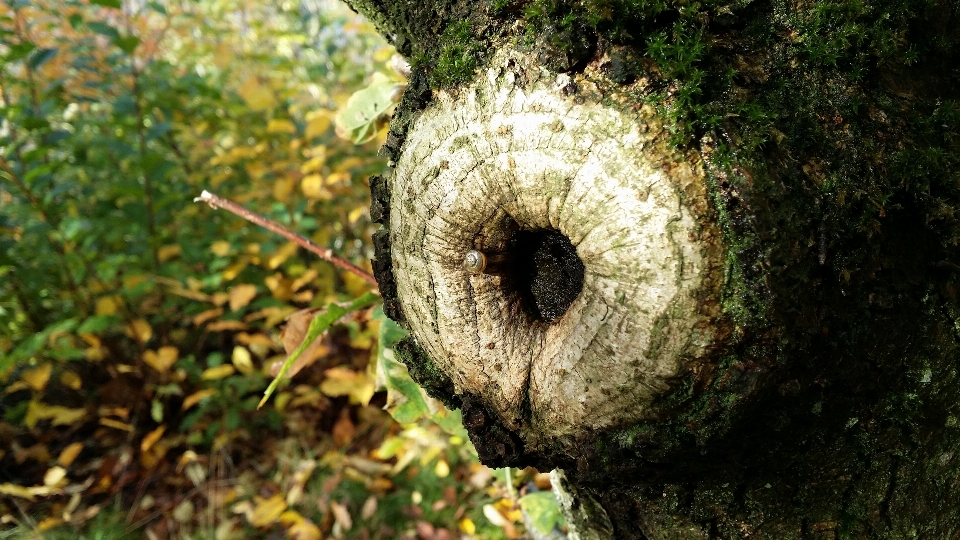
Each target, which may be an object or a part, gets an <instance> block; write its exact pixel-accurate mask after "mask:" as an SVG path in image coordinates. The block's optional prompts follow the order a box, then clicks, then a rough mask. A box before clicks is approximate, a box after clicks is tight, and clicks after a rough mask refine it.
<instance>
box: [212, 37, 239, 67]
mask: <svg viewBox="0 0 960 540" xmlns="http://www.w3.org/2000/svg"><path fill="white" fill-rule="evenodd" d="M234 58H235V56H234V54H233V47H231V46H230V44H229V43H220V44H219V45H217V46H216V48H214V49H213V63H214V64H216V65H217V67H219V68H224V67H227V66H229V65H230V64H232V63H233V59H234Z"/></svg>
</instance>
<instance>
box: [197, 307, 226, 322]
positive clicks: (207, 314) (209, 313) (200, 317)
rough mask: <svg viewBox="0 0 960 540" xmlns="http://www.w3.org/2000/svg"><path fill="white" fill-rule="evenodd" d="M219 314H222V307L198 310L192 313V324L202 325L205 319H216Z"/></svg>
mask: <svg viewBox="0 0 960 540" xmlns="http://www.w3.org/2000/svg"><path fill="white" fill-rule="evenodd" d="M221 315H223V308H213V309H208V310H206V311H203V312H200V313H197V314H196V315H194V316H193V324H194V326H200V325H202V324H203V323H205V322H207V321H209V320H212V319H216V318H217V317H219V316H221Z"/></svg>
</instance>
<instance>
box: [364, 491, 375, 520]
mask: <svg viewBox="0 0 960 540" xmlns="http://www.w3.org/2000/svg"><path fill="white" fill-rule="evenodd" d="M377 504H378V503H377V498H376V497H374V496H373V495H371V496H369V497H367V500H366V501H364V503H363V508H362V509H361V510H360V517H362V518H363V519H365V520H367V519H370V518H372V517H373V515H374V514H376V513H377Z"/></svg>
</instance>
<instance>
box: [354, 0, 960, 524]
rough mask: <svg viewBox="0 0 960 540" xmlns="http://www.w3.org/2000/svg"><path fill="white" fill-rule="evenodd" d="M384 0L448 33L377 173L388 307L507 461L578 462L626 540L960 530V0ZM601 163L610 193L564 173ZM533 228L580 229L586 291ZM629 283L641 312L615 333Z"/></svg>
mask: <svg viewBox="0 0 960 540" xmlns="http://www.w3.org/2000/svg"><path fill="white" fill-rule="evenodd" d="M353 4H354V6H355V7H356V8H357V9H358V10H359V11H361V12H362V13H365V14H367V15H369V16H371V18H372V19H373V20H374V21H375V22H376V23H377V24H378V25H379V27H380V28H381V29H385V30H386V33H387V34H389V33H390V32H394V33H395V32H397V30H396V29H397V28H403V29H406V30H404V34H403V36H404V37H403V40H402V41H400V40H395V41H396V42H397V43H398V44H399V45H400V47H401V50H403V51H404V52H406V53H408V54H410V55H411V56H412V57H413V58H414V59H415V60H416V62H415V70H414V73H413V75H412V78H411V82H410V85H409V87H408V90H407V92H406V94H405V95H404V98H403V101H402V102H401V104H400V107H399V108H398V111H397V114H396V115H395V118H394V121H393V123H392V125H391V132H390V135H389V136H388V140H387V144H386V146H385V148H384V151H385V153H386V154H387V155H388V157H390V158H391V160H392V161H393V162H394V163H395V164H396V166H397V168H396V170H395V171H394V173H393V174H392V175H390V177H389V178H387V179H375V180H374V182H373V183H372V188H373V198H374V202H373V206H372V214H373V215H374V218H375V219H378V220H379V221H380V222H381V223H383V224H384V225H385V226H386V227H385V228H384V229H383V230H382V231H381V232H380V233H378V234H377V237H376V238H375V241H376V245H377V260H376V261H375V263H374V264H375V269H376V272H377V276H378V280H379V281H380V283H381V291H382V292H383V293H384V297H385V309H386V311H387V313H388V314H389V315H390V316H391V317H394V318H395V319H397V320H400V321H402V322H404V323H405V324H407V325H408V327H409V328H410V329H411V330H412V331H413V337H412V338H411V339H410V340H408V341H406V342H405V343H403V344H402V345H401V346H400V347H399V348H398V353H399V354H400V356H401V357H402V358H403V359H404V360H405V362H406V363H407V364H408V366H409V367H410V369H411V373H412V374H413V375H414V376H415V377H416V378H417V379H418V380H419V381H420V382H421V383H422V384H424V386H425V387H426V388H427V389H428V391H430V392H431V393H432V394H434V395H436V396H438V397H440V398H441V399H443V400H444V401H445V402H446V403H447V404H448V405H450V406H455V407H461V408H462V410H463V413H464V421H465V425H466V426H467V427H468V429H469V430H470V432H471V436H472V437H473V439H474V442H475V444H476V446H477V449H478V452H479V453H480V455H481V458H482V459H483V460H484V461H485V462H488V463H491V464H513V465H527V464H532V465H536V466H538V467H540V468H542V469H549V468H553V467H560V468H562V469H563V470H564V472H565V475H566V478H567V482H568V483H569V485H570V486H573V489H572V490H571V492H572V493H577V494H578V495H577V496H578V497H580V498H582V499H583V500H586V501H593V502H594V503H595V504H585V505H580V506H579V507H578V508H579V509H580V510H571V511H580V512H583V513H585V514H588V515H585V516H581V517H582V518H583V519H582V522H583V523H595V524H599V525H597V526H596V527H597V530H603V528H604V527H606V526H607V525H606V524H609V527H610V528H611V529H612V533H610V534H612V535H613V536H614V537H617V538H651V539H653V538H656V539H660V538H663V539H672V538H746V537H749V538H771V539H773V538H777V539H779V538H833V537H841V538H932V539H941V538H960V379H958V369H960V298H958V297H960V290H958V287H960V248H958V244H960V30H958V28H960V7H958V5H957V4H956V3H955V2H947V1H936V0H931V1H920V0H916V1H906V2H894V1H892V0H889V1H883V0H880V1H876V2H871V3H869V4H865V3H859V2H852V1H811V2H796V3H793V2H772V3H767V2H751V1H749V0H743V1H738V2H731V3H723V2H706V3H704V4H697V3H694V4H691V3H686V2H684V3H682V4H681V3H677V5H676V6H674V5H672V4H671V5H667V4H659V3H657V2H631V1H629V0H620V1H616V2H601V1H598V2H581V3H568V2H561V1H554V0H533V1H529V2H510V3H508V2H496V3H495V4H494V5H486V4H484V5H481V6H472V5H470V4H466V3H458V2H443V1H440V0H437V1H432V2H431V1H424V2H421V3H418V4H417V6H416V9H414V8H410V7H408V8H402V9H401V7H402V5H405V4H402V3H396V4H394V3H391V4H390V5H389V7H382V6H378V5H377V4H376V3H372V2H369V1H368V0H356V1H355V2H354V3H353ZM398 6H399V7H398ZM391 29H392V30H391ZM504 55H506V56H504ZM511 55H513V56H512V58H513V59H514V63H513V65H510V63H509V60H510V58H507V56H511ZM531 66H532V67H531ZM510 73H513V74H514V75H513V76H512V77H513V80H512V81H510V80H508V79H509V78H510V77H511V75H510ZM558 75H560V77H559V78H558ZM518 77H519V78H518ZM514 104H519V105H517V106H516V107H514V106H513V105H514ZM538 104H542V107H543V109H541V110H537V108H536V107H538V106H539V105H538ZM513 114H516V115H517V117H516V118H514V117H513V116H512V115H513ZM534 117H535V119H534V120H531V118H534ZM557 120H559V121H560V124H562V125H558V124H557V123H556V121H557ZM643 126H647V130H648V131H644V128H643ZM651 126H653V128H652V129H651ZM501 128H504V129H503V132H502V133H501ZM511 133H512V134H513V135H511ZM520 133H522V134H523V135H522V137H518V136H517V134H520ZM666 135H669V136H670V140H669V143H670V144H669V145H668V144H666V142H665V140H664V137H665V136H666ZM628 141H629V142H628ZM461 143H463V144H462V145H461ZM589 149H596V151H595V152H594V154H596V155H597V156H603V157H604V159H602V160H598V164H597V165H591V166H587V165H585V164H586V163H589V162H590V157H589V151H588V150H589ZM601 149H602V152H601V151H600V150H601ZM585 151H586V152H587V153H588V156H587V159H586V160H583V159H582V158H583V156H582V155H581V156H580V158H581V159H580V161H578V159H577V156H576V154H577V153H578V152H585ZM523 158H529V159H527V160H524V159H523ZM511 159H512V160H513V162H514V163H515V166H514V165H511ZM444 163H446V168H445V167H444ZM607 163H609V165H608V166H607V167H606V168H605V167H604V164H607ZM591 167H593V169H591ZM584 170H587V171H590V170H596V171H597V172H595V173H594V172H591V173H590V174H584V173H583V172H582V171H584ZM604 178H609V179H612V180H610V181H611V182H612V184H607V183H606V182H607V180H606V179H604ZM653 178H658V179H659V180H657V181H651V179H653ZM558 185H559V186H561V187H560V188H558V187H557V186H558ZM607 185H614V186H621V188H622V190H623V192H621V191H618V189H620V188H608V187H602V186H607ZM664 185H669V186H672V189H671V190H661V191H657V189H660V188H661V187H662V186H664ZM583 186H600V187H592V188H590V189H586V191H584V192H583V193H608V194H609V196H607V197H606V198H605V200H608V201H610V206H609V207H608V208H606V209H604V208H603V207H602V205H601V206H597V204H598V203H597V204H595V202H594V199H592V198H591V197H588V196H577V197H574V198H573V199H571V198H570V196H569V195H567V196H560V197H559V198H557V197H552V196H551V194H552V193H555V192H557V193H559V192H565V193H568V194H569V193H577V191H576V190H577V189H585V188H583ZM558 189H559V191H557V190H558ZM648 189H649V190H650V194H651V198H650V199H645V198H644V197H642V196H641V197H640V198H639V199H638V198H637V195H643V194H644V193H646V191H647V190H648ZM564 190H566V191H564ZM604 190H609V191H606V192H605V191H604ZM626 192H629V193H631V194H633V195H634V198H633V200H634V201H640V202H637V203H631V204H629V205H628V204H626V203H624V202H623V201H626V200H628V199H629V197H625V196H624V197H622V198H618V197H621V196H623V193H626ZM464 196H467V197H468V198H472V199H474V201H475V202H474V203H472V204H468V200H467V199H465V198H463V197H464ZM601 198H603V197H601ZM561 200H562V201H565V202H564V204H563V206H562V210H561V206H559V205H558V201H561ZM647 200H650V201H653V202H651V203H650V204H648V205H647V206H644V205H643V204H642V202H643V201H647ZM571 201H573V202H583V203H584V206H582V207H579V208H577V204H572V205H571V204H570V203H571ZM568 206H572V208H567V207H568ZM637 216H649V220H648V221H649V222H650V223H654V224H656V223H658V221H657V220H658V219H660V220H661V222H662V219H667V220H673V221H671V223H674V225H672V226H661V228H662V235H660V236H657V235H654V234H652V233H648V232H645V229H644V219H642V218H641V219H638V218H637ZM657 216H664V217H663V218H662V219H661V218H658V217H657ZM461 217H462V218H463V219H462V220H461V219H460V218H461ZM508 217H509V219H508ZM598 218H602V219H598ZM431 220H432V221H431ZM631 221H635V223H630V222H631ZM598 223H599V224H601V225H603V226H600V225H597V224H598ZM657 226H659V225H654V226H653V227H654V228H656V227H657ZM598 227H599V228H598ZM410 228H413V229H419V230H414V231H413V232H411V231H410V230H408V229H410ZM618 228H619V229H622V230H623V231H622V232H623V235H624V236H623V237H624V238H630V239H632V240H631V241H629V242H626V243H625V244H624V245H626V244H633V245H634V246H635V247H636V246H643V247H641V248H639V249H637V251H630V250H629V249H627V248H625V247H624V249H620V247H623V246H619V245H618V244H617V243H616V242H615V241H613V240H611V239H613V238H616V234H614V231H615V230H616V229H618ZM594 229H596V230H598V231H603V236H601V238H607V240H605V242H607V243H609V244H610V247H611V248H612V249H611V253H610V256H611V258H610V259H604V258H603V257H599V256H598V255H597V254H598V253H602V252H603V251H602V250H601V249H599V248H596V247H595V246H591V244H590V238H589V234H583V233H584V231H591V230H594ZM523 230H526V231H528V232H529V233H530V234H535V233H538V232H539V233H541V234H545V233H544V231H555V232H558V233H559V234H562V235H563V236H565V237H566V238H568V239H569V240H570V242H571V244H572V245H573V246H574V249H575V251H576V255H577V256H578V258H579V259H580V260H581V261H582V263H583V266H584V279H583V289H582V292H581V293H579V294H578V295H577V296H576V297H575V298H574V299H573V301H572V303H571V304H570V306H569V308H568V309H560V308H562V307H566V306H562V305H561V304H556V303H553V304H551V303H550V302H548V301H547V300H545V299H544V298H545V297H544V296H543V295H542V294H540V293H536V292H534V290H535V289H536V290H541V291H544V290H547V291H549V290H551V287H550V285H551V284H555V283H559V284H560V286H559V287H553V289H558V288H559V289H563V288H565V287H567V286H568V285H569V283H568V281H569V280H567V281H565V279H567V277H568V273H564V270H563V268H565V266H564V264H566V263H565V262H564V261H566V260H567V259H565V257H566V256H565V255H563V249H561V250H560V251H559V252H557V253H559V254H554V255H550V253H554V252H553V251H550V250H549V249H547V250H545V251H544V250H543V248H542V246H544V245H547V244H550V242H553V240H549V241H547V240H543V239H541V240H539V241H538V242H540V243H539V244H535V245H534V244H523V243H522V242H521V241H520V240H518V239H517V237H516V234H519V233H517V231H523ZM434 233H437V234H436V235H434ZM681 233H686V237H685V238H684V237H683V234H681ZM550 234H554V233H553V232H550ZM431 235H434V236H431ZM638 239H642V241H640V240H638ZM521 240H522V239H521ZM633 240H637V241H633ZM558 241H559V240H558ZM518 242H519V244H518ZM658 242H660V243H658ZM518 245H529V246H532V247H531V248H530V249H529V251H531V252H533V253H534V255H533V256H531V257H529V258H528V259H526V260H527V261H528V262H527V263H525V264H524V265H521V266H519V267H518V266H513V267H509V268H510V269H508V270H506V271H504V270H499V271H497V272H492V273H490V274H482V275H473V274H469V273H467V272H465V271H464V270H463V269H462V268H461V266H460V264H461V262H462V260H463V257H464V255H465V251H468V250H470V249H478V250H481V251H487V252H505V253H508V254H509V255H510V256H511V257H513V258H514V259H516V258H517V257H521V256H524V252H525V251H527V250H524V249H518V248H517V246H518ZM551 245H552V244H551ZM558 245H559V244H558ZM581 246H582V247H581ZM645 251H646V253H647V255H646V257H648V259H644V257H645V255H644V252H645ZM538 253H543V254H544V255H543V256H542V257H541V256H539V255H537V254H538ZM625 253H635V254H636V257H637V260H634V261H631V260H628V258H629V257H626V256H625V255H623V254H625ZM679 253H684V256H683V259H684V261H685V262H684V263H682V264H678V263H677V259H678V255H677V254H679ZM651 256H652V257H653V258H654V259H653V260H651V259H650V258H649V257H651ZM538 257H539V258H538ZM508 258H509V257H508ZM688 263H689V264H690V267H689V269H688V268H687V264H688ZM598 264H599V266H598ZM604 264H605V265H607V266H606V267H604V266H603V265H604ZM611 265H612V266H611ZM612 267H616V268H617V269H622V270H621V277H618V279H615V280H612V283H614V284H613V285H610V286H607V285H604V284H603V283H602V279H600V278H601V277H602V276H608V275H610V273H611V269H612ZM639 269H642V270H643V271H640V270H639ZM634 271H636V272H639V273H636V274H634V273H631V272H634ZM664 272H667V273H671V276H672V277H671V278H665V277H664V276H663V275H662V273H664ZM651 273H653V274H658V273H660V274H658V275H656V276H654V277H651V275H650V274H651ZM621 278H622V279H621ZM518 282H519V283H523V284H525V285H523V286H519V285H517V283H518ZM670 283H673V284H674V285H677V284H678V283H683V284H684V285H682V286H679V285H677V286H675V287H673V288H672V289H670V288H669V287H666V285H664V284H670ZM658 284H659V285H658ZM650 291H672V292H667V293H665V294H663V295H661V297H658V298H659V299H658V300H654V301H651V299H650V297H644V298H642V299H639V300H637V298H641V297H643V295H644V294H647V293H649V292H650ZM622 292H623V293H629V294H625V295H624V302H623V303H622V305H620V304H619V303H618V302H616V301H613V302H611V301H610V300H611V299H614V300H616V299H617V298H618V295H619V293H622ZM611 295H612V296H611ZM561 296H562V295H561ZM654 296H655V297H656V295H654ZM627 297H629V298H627ZM665 298H666V300H664V299H665ZM635 300H636V301H635ZM660 300H663V301H662V302H660ZM658 302H659V303H658ZM551 306H553V307H551ZM557 306H560V308H558V307H557ZM602 306H610V307H611V309H612V310H613V311H611V312H610V313H609V314H607V313H606V312H604V313H605V315H604V317H603V320H606V318H607V316H612V317H613V319H612V320H614V321H616V322H614V323H612V324H613V326H611V328H620V327H621V326H622V327H623V328H625V329H627V330H628V332H625V334H629V332H634V334H630V336H631V337H629V338H626V339H625V341H623V342H616V343H617V344H615V345H611V344H613V343H615V342H613V341H610V339H613V338H607V337H604V338H602V339H599V340H593V339H592V338H591V337H590V336H592V335H602V328H603V326H602V325H597V324H594V325H593V326H591V324H592V323H591V321H595V318H594V319H591V313H594V314H595V313H600V312H601V311H596V310H599V309H600V308H601V307H602ZM643 306H646V308H647V309H648V310H649V313H645V314H641V312H642V307H643ZM544 308H546V309H554V308H556V309H557V310H558V311H559V312H561V313H559V315H558V316H557V317H544V313H545V311H544ZM673 308H677V309H673ZM621 309H622V310H623V311H618V310H621ZM591 310H595V311H591ZM664 310H666V311H664ZM479 312H482V316H481V314H480V313H479ZM663 313H668V316H662V314H663ZM658 314H660V315H658ZM594 317H595V316H594ZM598 328H600V329H601V330H599V331H598V330H597V329H598ZM664 329H666V330H667V332H666V335H668V336H673V337H670V338H669V339H666V340H665V341H664V343H667V344H670V345H669V346H663V347H660V346H654V345H653V344H654V343H655V342H656V339H654V338H653V337H651V336H653V335H654V334H656V333H657V332H659V331H660V330H664ZM614 334H616V333H613V334H610V335H611V336H613V335H614ZM578 335H579V336H581V337H577V336H578ZM582 336H587V337H586V338H584V337H582ZM618 337H619V336H618ZM524 341H527V342H526V343H524ZM591 342H595V343H591ZM488 343H493V345H494V346H493V347H492V348H487V344H488ZM596 343H599V344H600V349H599V350H601V351H604V353H602V354H596V355H594V356H590V355H589V354H587V355H586V356H582V355H579V354H580V353H579V351H587V350H589V348H590V346H591V345H594V344H596ZM632 343H636V344H638V345H637V346H636V347H631V346H630V344H632ZM551 347H552V348H551ZM574 353H576V354H577V355H579V356H570V355H572V354H574ZM634 361H636V362H637V364H636V365H632V364H631V362H634ZM497 366H499V367H500V370H499V371H498V370H497ZM550 369H553V370H554V371H553V372H552V373H554V375H549V374H550V373H551V372H550ZM556 369H564V370H566V371H567V372H572V373H576V374H578V375H579V376H581V377H583V383H584V384H583V387H584V388H583V389H577V388H576V387H574V386H572V385H570V386H564V385H565V382H564V379H563V377H562V374H558V373H557V372H556ZM538 370H543V371H541V375H540V376H539V379H538V378H537V377H536V376H534V375H533V374H535V373H537V372H538ZM587 373H595V374H597V377H598V379H597V380H594V378H593V376H588V375H587ZM551 377H554V378H551ZM604 377H609V378H604ZM588 379H589V380H588ZM538 380H539V382H537V381H538ZM627 380H629V381H632V382H633V383H634V386H633V387H630V385H628V384H625V381H627ZM547 383H549V384H547ZM538 385H539V386H538ZM612 405H619V407H616V408H615V407H612ZM573 506H576V505H573ZM571 508H573V507H571ZM598 534H606V533H598Z"/></svg>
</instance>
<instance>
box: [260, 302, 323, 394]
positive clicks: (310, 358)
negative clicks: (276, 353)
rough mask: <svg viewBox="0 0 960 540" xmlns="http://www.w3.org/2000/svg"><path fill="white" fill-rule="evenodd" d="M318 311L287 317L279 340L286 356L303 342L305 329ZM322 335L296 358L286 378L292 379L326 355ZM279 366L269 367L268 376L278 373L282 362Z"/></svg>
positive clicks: (296, 313) (307, 310)
mask: <svg viewBox="0 0 960 540" xmlns="http://www.w3.org/2000/svg"><path fill="white" fill-rule="evenodd" d="M320 311H321V310H320V309H319V308H308V309H301V310H300V311H297V312H294V313H293V314H291V315H290V316H289V317H287V325H286V326H285V327H284V328H283V330H282V331H281V332H280V340H281V341H282V342H283V349H284V350H285V351H286V353H287V356H289V355H290V354H291V353H292V352H293V351H295V350H297V347H299V346H300V344H301V343H302V342H303V338H304V337H306V335H307V329H309V328H310V323H311V322H313V319H314V318H315V317H316V316H317V314H318V313H319V312H320ZM324 335H325V334H321V335H320V336H319V337H317V339H315V340H314V341H313V343H311V344H310V346H309V347H307V349H306V350H305V351H303V354H301V355H300V357H299V358H297V361H296V362H294V363H293V365H292V366H291V367H290V370H289V371H288V372H287V377H293V376H294V375H296V374H297V373H299V372H300V370H302V369H303V368H305V367H307V366H309V365H311V364H313V363H314V362H316V361H317V360H318V359H320V358H322V357H324V356H326V355H327V353H328V352H329V349H327V347H326V346H325V345H324V344H323V336H324ZM279 364H280V365H279V366H278V365H276V364H274V365H272V366H270V374H271V375H273V376H274V377H276V376H277V374H278V373H280V367H281V366H283V362H280V363H279Z"/></svg>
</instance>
